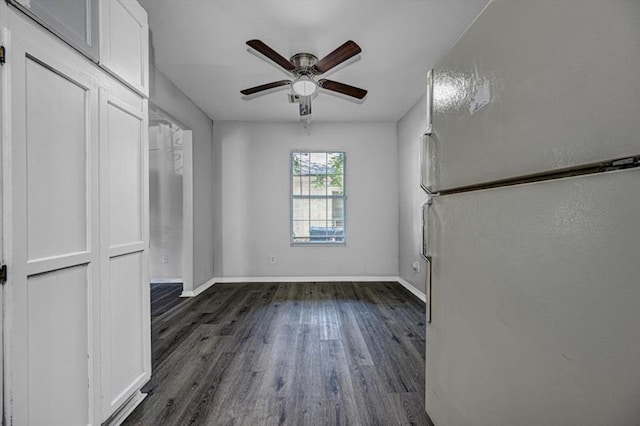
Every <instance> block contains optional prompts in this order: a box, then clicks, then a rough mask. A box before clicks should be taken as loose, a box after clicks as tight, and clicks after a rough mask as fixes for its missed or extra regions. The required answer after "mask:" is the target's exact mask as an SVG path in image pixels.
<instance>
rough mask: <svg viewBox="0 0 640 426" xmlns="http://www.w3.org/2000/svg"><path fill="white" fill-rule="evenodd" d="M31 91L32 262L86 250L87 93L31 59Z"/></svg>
mask: <svg viewBox="0 0 640 426" xmlns="http://www.w3.org/2000/svg"><path fill="white" fill-rule="evenodd" d="M26 89H27V90H26V121H27V129H28V137H27V139H26V143H27V147H26V151H27V194H28V200H27V218H28V219H27V220H28V223H27V232H28V234H29V237H28V258H29V260H36V259H41V258H46V257H53V256H60V255H64V254H67V253H73V252H83V251H86V250H87V226H88V220H87V165H86V158H87V146H86V133H87V122H86V120H87V113H88V110H87V106H88V105H87V103H86V90H85V88H84V87H82V86H79V85H78V84H76V83H74V82H73V81H71V80H68V79H66V78H64V77H62V76H61V75H59V74H57V73H56V72H55V70H52V69H50V68H47V67H45V66H44V65H42V64H40V63H38V62H36V61H35V60H33V59H31V58H27V60H26ZM56 135H64V137H61V138H56V137H55V136H56Z"/></svg>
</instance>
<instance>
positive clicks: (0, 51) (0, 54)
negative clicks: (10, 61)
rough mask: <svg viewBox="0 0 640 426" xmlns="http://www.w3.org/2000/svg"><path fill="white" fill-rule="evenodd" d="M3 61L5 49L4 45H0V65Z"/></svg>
mask: <svg viewBox="0 0 640 426" xmlns="http://www.w3.org/2000/svg"><path fill="white" fill-rule="evenodd" d="M4 63H5V50H4V46H0V65H4Z"/></svg>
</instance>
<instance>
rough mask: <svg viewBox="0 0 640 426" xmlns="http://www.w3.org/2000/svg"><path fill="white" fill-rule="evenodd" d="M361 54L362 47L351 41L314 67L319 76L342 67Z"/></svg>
mask: <svg viewBox="0 0 640 426" xmlns="http://www.w3.org/2000/svg"><path fill="white" fill-rule="evenodd" d="M360 52H362V49H360V46H358V45H357V44H356V42H354V41H352V40H349V41H347V42H346V43H344V44H343V45H342V46H340V47H338V48H337V49H336V50H334V51H333V52H331V53H329V54H328V55H327V56H325V57H324V58H322V59H320V60H319V61H318V62H316V64H315V65H314V66H313V69H314V70H315V71H316V72H317V73H318V74H322V73H325V72H327V71H329V70H330V69H331V68H333V67H335V66H338V65H340V64H341V63H343V62H344V61H346V60H347V59H349V58H352V57H354V56H356V55H357V54H358V53H360Z"/></svg>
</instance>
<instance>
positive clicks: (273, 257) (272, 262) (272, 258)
mask: <svg viewBox="0 0 640 426" xmlns="http://www.w3.org/2000/svg"><path fill="white" fill-rule="evenodd" d="M277 262H278V258H277V257H276V255H275V254H271V255H269V265H275V264H276V263H277Z"/></svg>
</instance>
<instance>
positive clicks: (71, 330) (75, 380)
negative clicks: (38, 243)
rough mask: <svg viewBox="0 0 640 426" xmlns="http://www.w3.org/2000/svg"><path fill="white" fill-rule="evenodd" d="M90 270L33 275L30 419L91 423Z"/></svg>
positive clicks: (30, 285) (29, 303)
mask: <svg viewBox="0 0 640 426" xmlns="http://www.w3.org/2000/svg"><path fill="white" fill-rule="evenodd" d="M87 272H88V269H87V266H86V265H81V266H76V267H73V268H68V269H61V270H58V271H54V272H50V273H46V274H40V275H35V276H32V277H30V278H29V279H28V280H27V306H28V313H29V314H28V319H27V324H28V335H29V356H28V372H29V384H28V393H29V422H30V424H34V425H45V424H68V425H81V424H84V425H86V424H88V423H89V421H88V418H87V415H88V414H89V412H88V410H87V407H88V405H89V395H88V393H87V383H88V379H87V378H88V377H89V365H88V363H87V354H88V348H89V339H88V337H89V324H90V323H91V322H90V321H88V309H87V299H88V291H87V289H88V285H89V280H88V278H89V275H88V273H87ZM61 386H62V387H63V388H64V391H58V392H52V389H60V387H61Z"/></svg>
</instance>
